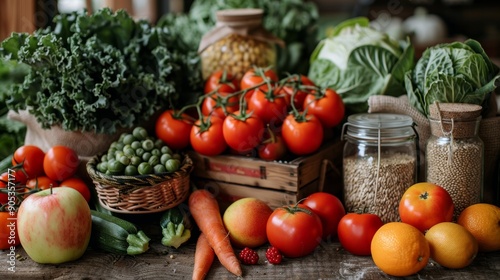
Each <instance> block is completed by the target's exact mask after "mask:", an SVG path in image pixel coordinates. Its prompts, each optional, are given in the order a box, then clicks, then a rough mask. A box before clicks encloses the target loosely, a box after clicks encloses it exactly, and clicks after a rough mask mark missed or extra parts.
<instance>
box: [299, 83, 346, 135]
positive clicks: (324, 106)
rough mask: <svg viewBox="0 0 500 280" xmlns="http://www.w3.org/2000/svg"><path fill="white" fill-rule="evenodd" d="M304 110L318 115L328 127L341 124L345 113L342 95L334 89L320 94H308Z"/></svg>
mask: <svg viewBox="0 0 500 280" xmlns="http://www.w3.org/2000/svg"><path fill="white" fill-rule="evenodd" d="M304 110H307V112H308V113H309V114H312V115H315V116H316V117H318V119H319V120H320V121H321V123H322V124H323V125H324V126H325V127H328V128H331V127H335V126H337V125H339V124H340V123H341V122H342V119H344V114H345V106H344V102H343V101H342V97H340V95H339V94H338V93H337V92H336V91H334V90H333V89H326V90H325V91H324V92H322V93H320V94H308V95H307V97H306V98H305V100H304Z"/></svg>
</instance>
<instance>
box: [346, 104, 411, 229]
mask: <svg viewBox="0 0 500 280" xmlns="http://www.w3.org/2000/svg"><path fill="white" fill-rule="evenodd" d="M342 137H343V139H345V140H346V142H345V144H344V153H343V177H344V189H343V190H344V192H343V195H344V204H345V207H346V211H348V212H369V213H373V214H376V215H378V216H379V217H380V218H381V219H382V221H383V222H385V223H386V222H395V221H399V220H400V218H399V212H398V207H399V201H400V200H401V197H402V196H403V194H404V192H405V191H406V189H408V188H409V187H410V186H411V185H413V184H415V183H416V181H417V178H418V176H417V175H418V174H417V172H418V171H417V170H418V158H419V154H418V145H417V143H418V135H417V132H416V130H415V129H414V122H413V120H412V118H411V117H409V116H406V115H401V114H385V113H372V114H370V113H363V114H355V115H351V116H349V117H348V118H347V122H346V123H345V124H344V126H343V128H342Z"/></svg>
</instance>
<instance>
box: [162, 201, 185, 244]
mask: <svg viewBox="0 0 500 280" xmlns="http://www.w3.org/2000/svg"><path fill="white" fill-rule="evenodd" d="M160 226H161V233H162V235H163V237H162V239H161V244H163V245H165V246H170V247H174V248H176V249H177V248H179V247H180V246H181V245H182V244H184V243H186V242H187V241H188V240H189V238H191V229H192V226H191V220H190V219H189V215H188V212H187V211H184V210H183V209H182V208H181V207H180V206H177V207H173V208H170V209H168V210H167V211H166V212H164V213H163V215H162V216H161V218H160Z"/></svg>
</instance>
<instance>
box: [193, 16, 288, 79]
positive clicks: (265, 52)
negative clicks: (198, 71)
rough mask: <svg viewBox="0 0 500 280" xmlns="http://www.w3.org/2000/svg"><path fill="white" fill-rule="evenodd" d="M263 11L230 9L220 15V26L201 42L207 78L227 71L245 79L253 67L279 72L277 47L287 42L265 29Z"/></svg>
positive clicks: (200, 50) (200, 49)
mask: <svg viewBox="0 0 500 280" xmlns="http://www.w3.org/2000/svg"><path fill="white" fill-rule="evenodd" d="M262 17H263V10H262V9H227V10H220V11H217V13H216V18H217V23H216V27H215V28H214V29H212V30H211V31H210V32H208V33H206V34H205V35H204V36H203V38H202V39H201V42H200V45H199V48H198V52H199V53H200V57H201V68H202V75H203V78H204V79H207V78H208V77H209V76H210V74H212V73H213V72H215V71H217V70H225V71H227V72H228V73H231V74H233V75H234V76H235V77H237V78H238V79H241V77H242V76H243V74H244V73H245V72H246V71H248V70H249V69H251V68H252V67H253V66H258V67H271V68H273V69H274V70H276V68H275V66H276V59H277V54H276V45H281V46H282V45H283V42H282V41H281V40H280V39H278V38H276V37H275V36H274V35H273V34H271V33H270V32H268V31H266V30H265V29H264V28H263V26H262Z"/></svg>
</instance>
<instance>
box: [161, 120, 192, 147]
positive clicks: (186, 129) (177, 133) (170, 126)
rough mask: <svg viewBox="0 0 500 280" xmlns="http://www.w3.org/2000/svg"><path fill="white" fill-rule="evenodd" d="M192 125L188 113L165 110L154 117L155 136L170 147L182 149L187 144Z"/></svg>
mask: <svg viewBox="0 0 500 280" xmlns="http://www.w3.org/2000/svg"><path fill="white" fill-rule="evenodd" d="M192 126H193V123H192V122H191V117H190V116H189V115H188V114H186V113H181V114H179V113H178V112H176V111H174V110H166V111H165V112H163V113H162V114H161V115H160V116H159V117H158V119H156V124H155V132H156V137H158V139H161V140H162V141H163V142H165V144H167V146H169V147H170V148H171V149H174V150H177V149H179V150H180V149H184V148H186V147H187V146H188V145H189V134H190V133H191V127H192Z"/></svg>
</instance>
